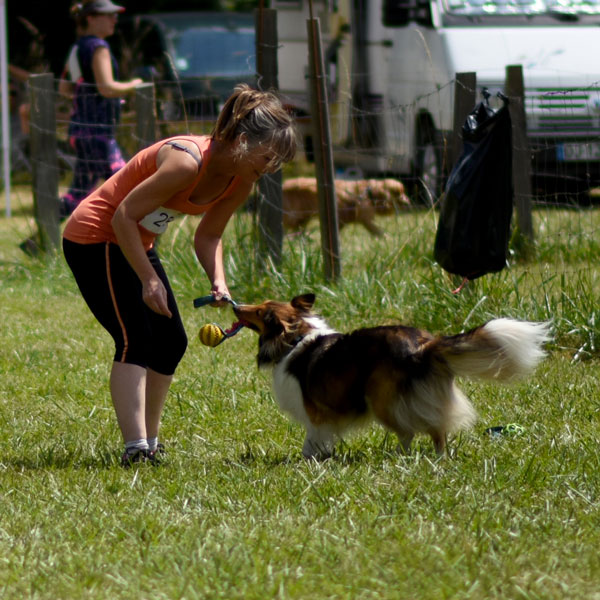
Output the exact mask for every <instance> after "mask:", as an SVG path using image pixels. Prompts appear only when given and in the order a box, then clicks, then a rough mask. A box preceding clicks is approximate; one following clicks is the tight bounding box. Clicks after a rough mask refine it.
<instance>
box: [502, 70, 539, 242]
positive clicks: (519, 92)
mask: <svg viewBox="0 0 600 600" xmlns="http://www.w3.org/2000/svg"><path fill="white" fill-rule="evenodd" d="M505 93H506V95H507V96H508V99H509V104H508V109H509V111H510V118H511V121H512V145H513V152H512V157H513V158H512V165H513V184H514V193H515V206H516V210H517V227H518V234H519V235H520V236H522V237H523V240H522V241H523V242H524V243H525V245H528V244H529V243H530V242H533V224H532V218H531V153H530V151H529V141H528V139H527V123H526V120H525V86H524V83H523V67H522V66H521V65H509V66H507V67H506V85H505Z"/></svg>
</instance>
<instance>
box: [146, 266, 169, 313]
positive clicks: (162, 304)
mask: <svg viewBox="0 0 600 600" xmlns="http://www.w3.org/2000/svg"><path fill="white" fill-rule="evenodd" d="M142 298H143V300H144V302H145V303H146V305H147V306H148V307H149V308H150V309H151V310H153V311H154V312H155V313H158V314H159V315H164V316H165V317H169V319H170V318H171V317H172V316H173V315H172V313H171V311H170V310H169V306H168V303H167V290H166V289H165V286H164V285H163V282H162V281H161V280H160V279H159V278H158V276H155V277H151V278H150V279H148V280H146V281H144V283H143V284H142Z"/></svg>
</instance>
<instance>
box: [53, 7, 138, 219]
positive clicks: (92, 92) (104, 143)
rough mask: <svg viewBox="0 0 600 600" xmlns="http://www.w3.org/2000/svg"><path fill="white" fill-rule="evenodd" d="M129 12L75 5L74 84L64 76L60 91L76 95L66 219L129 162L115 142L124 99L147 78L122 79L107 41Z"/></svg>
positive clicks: (69, 69) (69, 67)
mask: <svg viewBox="0 0 600 600" xmlns="http://www.w3.org/2000/svg"><path fill="white" fill-rule="evenodd" d="M124 10H125V9H124V8H123V7H122V6H119V5H117V4H113V3H112V2H111V0H83V1H82V2H77V3H75V4H74V5H73V6H72V7H71V13H72V15H73V17H74V18H75V21H76V26H77V32H78V36H79V37H78V40H77V42H76V44H75V46H74V48H73V49H72V51H71V53H70V54H69V57H68V60H67V64H66V65H65V76H68V78H69V79H70V80H71V81H70V82H68V81H66V77H63V79H64V81H62V82H61V84H60V86H59V91H61V92H62V93H69V92H71V93H72V94H73V112H72V114H71V117H70V123H69V141H70V143H71V145H72V146H73V148H74V149H75V153H76V156H77V161H76V163H75V170H74V173H73V181H72V182H71V186H70V188H69V191H68V192H67V193H66V194H65V195H64V196H63V197H62V198H61V216H63V217H66V216H68V215H70V214H71V213H72V212H73V210H74V209H75V208H76V207H77V205H78V204H79V202H80V201H81V200H82V199H83V198H85V197H86V196H87V195H88V194H89V193H90V192H91V191H92V190H93V189H94V188H95V187H96V184H97V183H98V181H99V180H101V179H108V178H109V177H110V176H111V175H112V174H113V173H115V172H116V171H118V170H119V169H120V168H121V167H122V166H123V165H124V164H125V161H124V160H123V156H122V153H121V149H120V148H119V146H118V144H117V140H116V139H115V130H116V126H117V124H118V122H119V116H120V104H121V99H120V97H121V96H122V95H123V94H127V93H131V92H133V91H134V90H135V88H136V86H137V85H139V84H140V83H142V80H141V79H132V80H130V81H123V82H121V81H118V80H117V79H118V69H117V63H116V60H115V58H114V56H113V55H112V53H111V51H110V47H109V45H108V43H107V42H106V38H107V37H109V36H111V35H112V34H113V33H114V31H115V25H116V23H117V14H118V13H120V12H123V11H124Z"/></svg>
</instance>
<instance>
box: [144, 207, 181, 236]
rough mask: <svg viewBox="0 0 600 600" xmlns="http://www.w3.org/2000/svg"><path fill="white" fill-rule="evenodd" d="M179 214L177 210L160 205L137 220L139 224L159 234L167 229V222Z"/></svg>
mask: <svg viewBox="0 0 600 600" xmlns="http://www.w3.org/2000/svg"><path fill="white" fill-rule="evenodd" d="M180 214H181V213H180V212H179V211H178V210H173V209H172V208H164V207H163V206H161V207H159V208H157V209H156V210H155V211H153V212H151V213H150V214H149V215H146V216H145V217H144V218H143V219H142V220H141V221H139V225H141V226H142V227H143V228H144V229H147V230H148V231H150V232H152V233H156V234H161V233H164V232H165V231H166V230H167V227H168V226H169V223H170V222H171V221H172V220H173V219H175V217H178V216H179V215H180Z"/></svg>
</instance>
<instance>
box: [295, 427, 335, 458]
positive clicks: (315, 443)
mask: <svg viewBox="0 0 600 600" xmlns="http://www.w3.org/2000/svg"><path fill="white" fill-rule="evenodd" d="M334 441H335V436H334V435H333V433H332V432H331V431H330V430H329V429H327V428H325V427H323V426H321V427H314V426H310V427H307V428H306V438H305V440H304V446H302V455H303V456H304V458H306V459H311V458H314V459H315V460H325V459H326V458H329V457H330V456H331V455H332V454H333V446H334Z"/></svg>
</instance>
